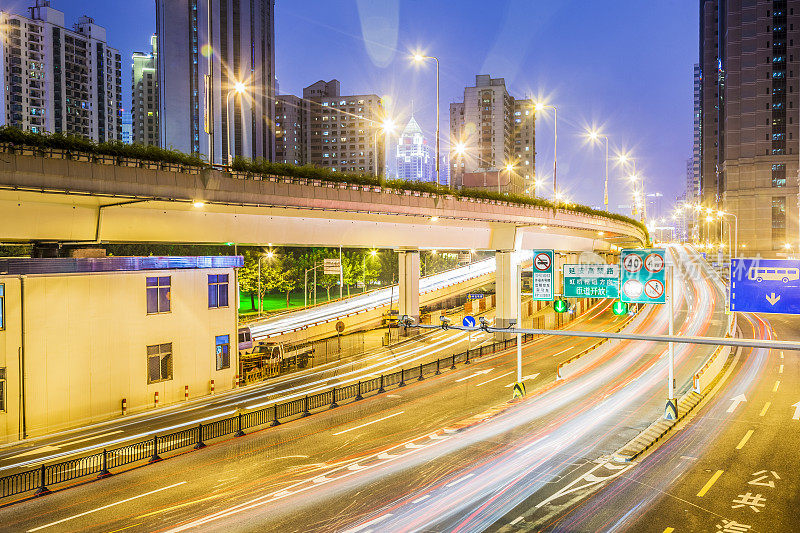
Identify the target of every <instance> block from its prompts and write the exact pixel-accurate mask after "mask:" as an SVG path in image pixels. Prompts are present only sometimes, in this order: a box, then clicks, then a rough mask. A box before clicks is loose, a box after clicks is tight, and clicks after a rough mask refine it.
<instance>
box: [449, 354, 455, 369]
mask: <svg viewBox="0 0 800 533" xmlns="http://www.w3.org/2000/svg"><path fill="white" fill-rule="evenodd" d="M455 369H456V354H453V362H452V364H451V365H450V370H455Z"/></svg>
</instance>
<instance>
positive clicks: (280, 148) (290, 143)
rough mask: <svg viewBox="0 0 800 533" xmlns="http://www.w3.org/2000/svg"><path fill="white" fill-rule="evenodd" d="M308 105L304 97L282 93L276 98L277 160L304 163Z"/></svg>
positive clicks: (293, 163) (295, 163)
mask: <svg viewBox="0 0 800 533" xmlns="http://www.w3.org/2000/svg"><path fill="white" fill-rule="evenodd" d="M306 111H307V106H306V105H305V104H304V102H303V99H302V98H300V97H299V96H294V95H292V94H281V95H278V97H277V98H276V100H275V161H276V162H278V163H289V164H292V165H302V164H305V162H306V156H305V153H304V152H305V149H304V148H305V127H306Z"/></svg>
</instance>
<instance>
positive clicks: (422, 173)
mask: <svg viewBox="0 0 800 533" xmlns="http://www.w3.org/2000/svg"><path fill="white" fill-rule="evenodd" d="M396 165H397V179H401V180H408V181H427V182H433V183H436V150H435V149H433V148H432V147H431V146H430V145H429V144H428V141H427V139H425V137H424V136H423V134H422V128H420V127H419V124H417V121H416V120H415V119H414V117H413V116H412V117H411V120H409V121H408V124H407V125H406V127H405V129H403V133H402V134H401V135H400V138H399V139H398V140H397V152H396ZM440 171H441V169H440ZM445 183H446V182H445Z"/></svg>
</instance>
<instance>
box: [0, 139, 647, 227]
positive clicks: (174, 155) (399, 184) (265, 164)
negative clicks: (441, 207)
mask: <svg viewBox="0 0 800 533" xmlns="http://www.w3.org/2000/svg"><path fill="white" fill-rule="evenodd" d="M0 143H9V144H11V145H14V146H28V147H31V148H35V149H52V150H64V151H66V152H68V153H69V154H73V153H81V154H91V155H101V156H111V157H118V158H121V157H124V158H131V159H139V160H142V161H150V162H157V163H167V164H174V165H182V166H190V167H198V168H210V167H211V165H210V164H209V163H208V162H206V161H204V160H203V159H201V158H200V157H199V156H196V155H188V154H184V153H183V152H179V151H178V150H168V149H164V148H159V147H157V146H148V145H143V144H126V143H123V142H121V141H109V142H104V143H95V142H94V141H92V140H90V139H87V138H85V137H79V136H75V135H65V134H62V133H32V132H29V131H23V130H20V129H18V128H13V127H10V126H3V127H0ZM230 170H232V171H235V172H250V173H253V174H270V175H275V176H287V177H296V178H306V179H316V180H322V181H332V182H340V183H352V184H356V185H374V186H379V187H389V188H392V189H399V190H410V191H419V192H427V193H430V194H438V195H443V196H444V195H449V196H455V197H465V198H485V199H489V200H498V201H503V202H511V203H514V204H521V205H532V206H537V207H543V208H548V209H552V210H554V211H555V210H557V209H560V210H563V211H572V212H576V213H583V214H587V215H596V216H601V217H605V218H610V219H613V220H619V221H622V222H627V223H628V224H633V225H634V226H637V227H638V228H640V229H641V230H642V231H643V232H644V234H645V238H646V239H648V240H649V234H648V231H647V227H646V226H645V225H644V224H642V223H641V222H640V221H638V220H635V219H633V218H630V217H627V216H625V215H620V214H618V213H611V212H608V211H602V210H599V209H592V208H591V207H588V206H584V205H578V204H573V203H565V202H558V203H555V202H551V201H550V200H545V199H543V198H532V197H530V196H525V195H522V194H510V193H499V192H492V191H486V190H478V189H460V190H458V191H456V190H450V189H448V188H447V187H442V186H441V185H437V184H435V183H426V182H418V181H407V180H387V179H385V178H384V177H376V176H373V175H371V174H365V173H355V172H335V171H333V170H330V169H327V168H320V167H317V166H314V165H302V166H299V165H290V164H286V163H272V162H269V161H265V160H249V159H244V158H241V157H237V158H235V159H234V161H233V164H232V165H231V166H230Z"/></svg>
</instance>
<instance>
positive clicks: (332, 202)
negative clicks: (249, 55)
mask: <svg viewBox="0 0 800 533" xmlns="http://www.w3.org/2000/svg"><path fill="white" fill-rule="evenodd" d="M2 151H3V153H0V222H2V223H0V242H32V241H35V242H54V243H69V244H89V243H115V242H171V243H175V242H180V243H237V244H242V245H265V244H273V245H287V246H291V245H301V246H312V245H313V246H347V247H379V248H393V249H396V250H398V251H399V254H400V258H399V259H400V260H399V264H400V272H399V277H398V280H399V298H398V302H399V310H400V313H401V314H408V315H410V316H418V315H419V250H420V249H425V248H428V249H430V248H435V249H440V250H444V249H453V250H465V249H476V250H494V251H496V253H497V255H496V265H497V269H496V272H497V274H496V277H497V294H498V302H497V320H498V324H500V325H503V324H505V322H506V321H507V320H511V319H512V317H513V316H515V314H516V311H515V309H514V307H515V302H514V299H513V298H512V297H511V294H513V293H514V292H515V287H516V279H515V275H516V263H515V262H514V261H512V258H511V253H512V252H513V251H514V250H525V249H536V248H556V249H561V250H570V251H610V250H614V249H616V248H618V247H625V246H638V245H642V244H644V243H645V242H646V241H647V235H646V233H645V230H644V229H643V228H642V227H641V226H640V225H638V224H636V223H634V222H633V221H630V220H623V219H619V218H614V217H611V216H604V215H601V214H598V213H584V212H581V211H579V210H575V209H572V208H567V207H566V206H565V207H563V208H562V207H559V208H557V209H556V208H553V207H548V206H538V205H527V204H517V203H511V202H507V201H500V200H490V199H482V198H473V197H467V196H456V195H447V194H445V195H441V194H431V193H426V192H419V191H411V190H399V189H392V188H385V187H378V186H373V185H354V184H348V183H343V182H328V181H322V180H316V179H305V178H288V177H282V176H272V175H252V174H245V173H236V172H229V171H227V169H216V168H207V169H199V168H197V167H193V168H192V167H184V168H181V167H177V169H175V168H162V167H164V165H160V164H159V163H154V162H145V161H138V160H130V159H124V158H108V157H105V158H101V157H95V158H94V160H91V161H79V160H77V159H75V158H67V157H65V156H64V154H59V157H53V155H54V154H53V153H51V154H50V156H49V157H46V156H44V155H43V153H42V152H39V153H38V155H37V154H36V151H35V150H27V151H26V150H20V149H19V148H18V147H17V148H15V147H11V146H9V145H4V146H2ZM87 159H90V158H87Z"/></svg>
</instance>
